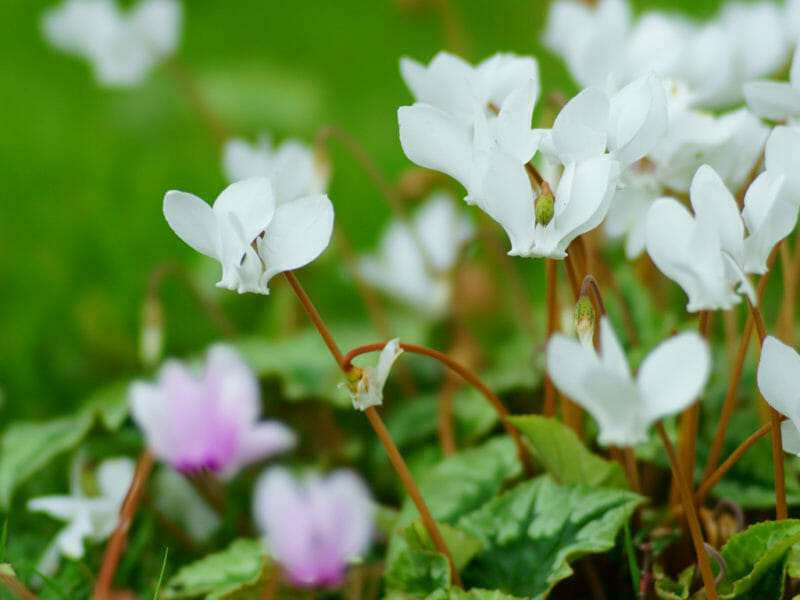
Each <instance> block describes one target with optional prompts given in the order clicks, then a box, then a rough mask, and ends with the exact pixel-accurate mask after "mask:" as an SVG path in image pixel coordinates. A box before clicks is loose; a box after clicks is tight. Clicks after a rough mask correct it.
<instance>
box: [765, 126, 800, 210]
mask: <svg viewBox="0 0 800 600" xmlns="http://www.w3.org/2000/svg"><path fill="white" fill-rule="evenodd" d="M764 152H765V163H766V165H767V171H773V172H775V173H778V174H783V175H785V176H786V181H785V182H784V190H783V192H782V193H783V194H786V200H787V201H789V202H792V203H795V204H798V205H800V174H798V172H797V156H798V155H800V128H797V127H784V126H779V127H776V128H775V129H773V130H772V133H771V134H770V136H769V139H768V140H767V145H766V148H765V151H764Z"/></svg>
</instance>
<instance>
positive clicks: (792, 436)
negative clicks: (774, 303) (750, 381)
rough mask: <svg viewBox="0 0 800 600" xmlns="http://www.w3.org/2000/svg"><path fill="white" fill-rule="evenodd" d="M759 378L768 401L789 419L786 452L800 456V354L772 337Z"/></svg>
mask: <svg viewBox="0 0 800 600" xmlns="http://www.w3.org/2000/svg"><path fill="white" fill-rule="evenodd" d="M756 379H757V382H758V389H759V391H760V392H761V395H762V396H764V400H766V401H767V402H768V403H769V405H770V406H771V407H772V408H774V409H775V410H776V411H778V412H779V413H780V414H782V415H784V416H785V417H788V418H789V420H788V421H784V422H783V423H781V437H782V438H783V450H784V451H785V452H789V453H791V454H797V455H798V456H800V396H798V394H797V390H798V389H799V388H800V355H798V354H797V351H796V350H795V349H794V348H792V347H791V346H787V345H786V344H784V343H783V342H781V341H780V340H778V339H777V338H775V337H773V336H771V335H768V336H767V337H766V338H765V339H764V343H763V344H762V345H761V356H760V357H759V359H758V372H757V374H756Z"/></svg>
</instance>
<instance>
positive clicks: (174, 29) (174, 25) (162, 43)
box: [130, 0, 183, 56]
mask: <svg viewBox="0 0 800 600" xmlns="http://www.w3.org/2000/svg"><path fill="white" fill-rule="evenodd" d="M182 12H183V11H182V8H181V4H180V3H179V2H176V1H175V0H142V1H141V2H139V3H138V4H137V5H136V6H134V7H133V9H132V12H131V15H130V19H131V22H132V24H133V26H134V27H135V28H136V29H137V31H138V32H139V34H140V35H141V37H142V41H143V42H144V43H145V44H146V45H147V46H149V47H150V48H152V50H153V51H154V52H155V53H156V54H158V55H161V56H163V55H168V54H172V53H173V52H174V51H175V48H176V47H177V46H178V39H179V38H180V31H181V17H182Z"/></svg>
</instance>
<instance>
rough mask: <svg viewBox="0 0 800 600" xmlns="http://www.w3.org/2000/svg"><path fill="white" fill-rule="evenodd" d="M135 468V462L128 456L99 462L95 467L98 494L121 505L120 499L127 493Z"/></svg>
mask: <svg viewBox="0 0 800 600" xmlns="http://www.w3.org/2000/svg"><path fill="white" fill-rule="evenodd" d="M135 470H136V463H134V462H133V461H132V460H131V459H130V458H109V459H107V460H104V461H103V462H102V463H100V466H99V467H97V471H96V477H97V485H98V487H99V488H100V494H101V495H102V496H103V497H104V498H109V499H111V500H112V501H114V502H116V503H118V504H119V505H120V506H122V501H123V499H124V498H125V495H126V494H127V493H128V488H130V487H131V482H132V481H133V472H134V471H135Z"/></svg>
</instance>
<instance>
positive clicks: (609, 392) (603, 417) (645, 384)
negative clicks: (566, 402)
mask: <svg viewBox="0 0 800 600" xmlns="http://www.w3.org/2000/svg"><path fill="white" fill-rule="evenodd" d="M547 372H548V374H549V375H550V377H551V379H552V380H553V383H554V384H555V385H556V387H557V388H558V389H559V390H561V391H562V392H564V393H565V394H566V395H567V396H569V398H571V399H572V400H573V401H575V402H577V403H578V404H580V405H581V406H582V407H583V408H584V409H586V410H587V411H588V412H589V413H590V414H591V415H592V416H593V417H594V418H595V420H596V421H597V425H598V427H599V428H600V433H599V436H598V441H599V442H600V443H601V444H604V445H615V446H634V445H636V444H641V443H643V442H646V441H647V439H648V437H647V430H648V428H649V427H650V425H652V424H653V423H655V422H656V421H657V420H659V419H661V418H663V417H666V416H669V415H674V414H677V413H679V412H680V411H682V410H683V409H684V408H686V407H687V406H689V405H690V404H691V403H692V402H693V401H694V400H695V399H696V398H697V397H698V395H699V394H700V392H701V391H702V389H703V388H704V387H705V384H706V381H707V380H708V376H709V374H710V372H711V353H710V351H709V348H708V344H707V343H706V341H705V340H704V339H703V338H702V337H700V336H699V335H698V334H697V333H695V332H688V333H682V334H679V335H676V336H674V337H672V338H669V339H668V340H666V341H664V342H662V343H661V344H659V345H658V346H656V348H655V349H654V350H653V351H652V352H651V353H650V354H648V355H647V356H646V357H645V359H644V361H642V364H641V366H640V367H639V370H638V372H637V374H636V377H635V378H634V377H633V376H632V375H631V370H630V367H629V366H628V360H627V358H626V357H625V352H624V351H623V349H622V346H621V345H620V343H619V340H618V339H617V336H616V335H615V333H614V330H613V328H612V327H611V322H610V321H609V320H608V317H601V319H600V350H599V353H596V352H595V351H594V350H593V349H591V348H587V347H586V346H585V345H584V344H582V343H581V342H579V341H578V340H576V339H574V338H570V337H567V336H565V335H561V334H556V335H554V336H553V337H552V338H551V339H550V342H549V343H548V344H547Z"/></svg>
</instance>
